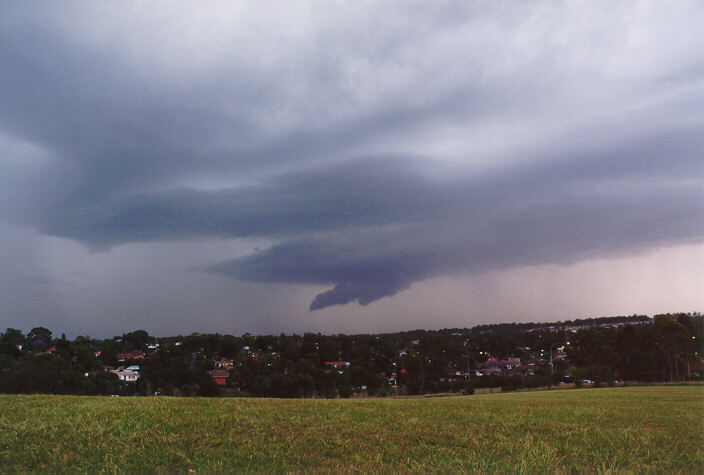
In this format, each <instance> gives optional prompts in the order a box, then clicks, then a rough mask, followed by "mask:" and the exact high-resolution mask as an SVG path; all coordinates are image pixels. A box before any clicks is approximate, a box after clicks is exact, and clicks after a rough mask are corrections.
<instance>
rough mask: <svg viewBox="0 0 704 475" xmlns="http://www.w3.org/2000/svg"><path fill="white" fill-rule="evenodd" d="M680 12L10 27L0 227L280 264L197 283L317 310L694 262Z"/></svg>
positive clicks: (426, 13) (160, 15)
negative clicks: (579, 268) (664, 259)
mask: <svg viewBox="0 0 704 475" xmlns="http://www.w3.org/2000/svg"><path fill="white" fill-rule="evenodd" d="M679 5H680V7H679V8H675V7H672V8H669V7H667V8H665V7H663V8H657V7H655V6H653V5H650V6H648V7H647V8H646V7H643V8H636V10H637V13H638V14H637V15H636V14H632V13H633V12H632V9H633V8H634V7H633V6H631V5H624V6H620V5H614V4H612V3H607V4H602V5H596V6H592V5H589V6H584V7H579V8H578V7H575V6H558V5H555V4H553V3H552V2H545V3H544V4H543V5H542V6H541V7H540V8H538V7H536V6H535V4H533V3H531V4H526V5H512V6H511V8H505V6H501V5H498V4H491V5H488V4H487V5H486V6H481V7H479V8H477V7H476V6H470V5H464V4H457V3H455V2H447V3H442V2H441V4H439V5H438V6H436V7H435V8H429V7H428V6H427V5H426V4H425V2H420V3H418V4H414V5H411V6H409V7H408V8H404V9H403V10H404V11H403V12H400V11H395V9H393V8H391V7H386V6H383V5H367V6H359V5H354V4H351V3H350V4H345V5H344V6H343V5H339V6H338V7H339V8H340V9H341V10H335V9H329V8H321V7H320V5H316V6H315V8H309V9H306V8H300V7H299V6H298V5H296V6H293V7H291V6H286V4H282V5H281V6H280V7H281V15H279V16H277V17H275V18H274V17H272V16H271V14H270V11H271V10H279V9H271V8H267V7H263V6H261V5H259V4H258V2H252V3H249V4H242V6H241V7H240V8H234V7H232V8H230V7H231V6H228V5H226V4H225V5H220V8H216V9H214V10H209V9H207V8H206V9H204V10H203V11H202V12H200V14H201V15H203V18H205V19H206V20H207V21H204V24H207V25H208V27H207V28H205V29H204V28H201V27H199V24H198V22H191V21H190V20H188V19H189V18H191V15H189V14H188V13H187V12H186V10H187V9H188V5H187V4H183V5H180V6H179V7H174V9H173V10H168V11H165V9H163V8H162V7H153V8H152V7H149V6H144V7H142V8H141V10H140V11H139V14H138V15H130V14H129V12H127V11H126V10H123V9H113V10H111V9H110V8H107V12H106V11H105V10H104V9H103V8H101V7H99V6H96V5H93V3H92V2H89V3H88V4H86V5H85V7H84V8H82V9H77V11H76V12H74V14H73V15H66V12H65V11H64V10H63V9H61V8H55V7H46V8H42V9H39V10H37V9H36V8H30V7H27V6H25V5H24V2H18V3H15V4H13V3H11V2H6V3H4V4H3V6H2V7H0V153H4V155H5V156H7V157H9V159H7V160H6V161H4V162H0V193H1V194H0V197H2V198H3V199H2V200H0V218H1V219H2V220H3V221H6V222H11V223H12V224H13V225H16V226H21V227H23V228H26V229H32V230H35V231H36V232H38V233H40V234H41V235H48V236H58V237H62V238H67V239H70V240H73V241H77V242H80V243H82V244H84V245H85V246H87V247H88V248H90V249H91V250H94V251H100V252H110V251H111V249H113V248H114V247H116V246H122V245H129V244H133V243H144V242H151V243H160V242H165V241H203V240H213V239H240V238H258V239H261V240H265V241H267V242H273V243H274V244H273V245H271V246H270V247H268V248H266V249H263V250H260V251H258V252H255V253H253V254H250V255H246V256H244V257H239V258H236V259H231V257H232V256H231V255H223V256H222V257H221V258H220V260H219V261H217V262H204V263H202V266H201V268H202V269H204V270H205V272H207V273H211V274H217V275H224V276H228V277H231V278H234V279H238V280H243V281H250V282H261V283H272V284H273V283H277V284H278V283H287V284H301V285H317V286H327V287H328V289H329V290H326V291H324V292H322V293H320V294H318V295H317V296H316V297H315V298H314V299H313V301H312V302H311V304H310V309H311V310H319V309H323V308H326V307H329V306H333V305H345V304H348V303H351V302H357V303H359V304H361V305H368V304H370V303H372V302H375V301H377V300H379V299H382V298H384V297H390V296H393V295H395V294H397V293H399V292H401V291H404V290H407V289H409V288H411V287H412V285H413V284H414V283H415V282H420V281H423V280H425V279H429V278H433V277H437V276H443V275H454V274H462V273H472V272H479V271H485V270H493V269H503V268H508V267H511V266H519V265H531V264H543V263H570V262H575V261H579V260H583V259H592V258H598V257H605V256H613V255H623V254H629V253H634V252H640V251H643V250H647V249H653V248H656V247H661V246H675V245H679V244H691V243H700V242H702V239H703V238H704V226H703V223H704V219H703V212H702V203H703V202H704V201H703V199H704V195H703V192H702V190H703V189H704V187H703V186H702V185H704V183H703V178H702V177H703V176H704V173H702V172H703V171H704V170H703V169H702V163H704V157H703V156H702V150H704V134H702V130H703V129H704V119H703V117H702V114H701V107H700V106H699V104H701V103H702V102H703V101H704V92H703V91H704V88H703V87H702V85H703V84H704V65H703V63H702V61H701V54H700V51H701V46H700V45H701V44H702V42H703V41H704V38H702V33H701V31H702V29H701V28H700V27H699V25H698V23H697V21H696V19H697V18H698V17H699V16H698V15H696V12H697V11H699V9H700V7H699V6H698V4H697V2H683V3H681V4H679ZM106 13H107V14H106ZM164 17H165V19H164ZM272 23H274V24H275V25H276V28H272ZM663 38H667V41H664V40H663Z"/></svg>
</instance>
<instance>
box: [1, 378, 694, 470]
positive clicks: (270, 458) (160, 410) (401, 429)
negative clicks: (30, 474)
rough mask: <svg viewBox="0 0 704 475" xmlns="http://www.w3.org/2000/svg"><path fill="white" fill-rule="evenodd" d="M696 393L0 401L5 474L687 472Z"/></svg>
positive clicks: (4, 398) (663, 390)
mask: <svg viewBox="0 0 704 475" xmlns="http://www.w3.org/2000/svg"><path fill="white" fill-rule="evenodd" d="M703 401H704V387H702V386H693V387H692V386H690V387H683V386H676V387H633V388H605V389H582V390H560V391H542V392H526V393H508V394H487V395H475V396H465V397H448V398H426V399H367V400H275V399H200V398H119V399H118V398H102V397H72V396H8V395H0V471H18V470H19V471H28V470H29V471H35V470H49V471H75V470H83V471H85V470H91V471H96V470H127V471H154V470H169V471H171V470H188V469H194V470H196V471H213V470H217V471H242V470H250V471H251V470H263V469H266V470H273V471H283V470H301V469H303V470H314V469H322V470H340V469H345V470H385V471H388V470H418V471H421V470H422V471H426V470H453V471H454V470H490V471H493V470H510V471H536V470H541V471H542V470H551V471H552V470H556V469H559V470H565V469H566V470H570V469H578V470H599V471H601V470H609V469H617V470H623V469H627V470H635V471H641V470H673V469H678V470H687V471H690V470H691V471H699V472H700V471H701V470H702V468H703V467H704V463H703V462H704V413H703V410H704V407H703V405H702V404H703Z"/></svg>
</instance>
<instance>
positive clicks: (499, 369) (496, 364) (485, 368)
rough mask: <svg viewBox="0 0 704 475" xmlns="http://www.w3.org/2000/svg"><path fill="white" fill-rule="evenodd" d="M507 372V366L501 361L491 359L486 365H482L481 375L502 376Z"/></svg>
mask: <svg viewBox="0 0 704 475" xmlns="http://www.w3.org/2000/svg"><path fill="white" fill-rule="evenodd" d="M507 372H508V365H507V364H506V362H505V361H503V360H497V359H496V358H491V359H490V360H488V361H487V362H486V363H484V364H483V365H482V374H484V375H490V374H494V375H496V374H504V373H507Z"/></svg>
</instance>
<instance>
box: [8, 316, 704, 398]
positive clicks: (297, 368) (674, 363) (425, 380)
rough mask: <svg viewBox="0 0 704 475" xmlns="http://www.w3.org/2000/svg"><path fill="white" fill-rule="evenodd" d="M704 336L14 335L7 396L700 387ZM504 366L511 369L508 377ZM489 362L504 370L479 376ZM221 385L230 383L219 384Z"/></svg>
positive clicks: (641, 321)
mask: <svg viewBox="0 0 704 475" xmlns="http://www.w3.org/2000/svg"><path fill="white" fill-rule="evenodd" d="M702 325H703V320H702V315H701V314H700V313H677V314H663V315H656V316H655V317H653V318H652V319H651V318H649V317H646V316H643V315H640V316H639V315H633V316H623V317H608V318H601V319H599V318H597V319H586V320H576V321H568V322H555V323H549V324H547V323H539V324H526V323H516V324H497V325H481V326H477V327H474V328H471V329H467V328H464V329H457V328H455V329H443V330H436V331H432V330H414V331H408V332H397V333H386V334H358V335H344V334H338V335H322V334H319V333H317V334H316V333H305V334H303V335H295V334H294V335H284V334H281V335H279V336H276V335H259V336H255V335H250V334H244V335H241V336H233V335H221V334H200V333H194V334H191V335H187V336H173V337H161V338H157V337H154V336H151V335H149V333H148V332H146V331H144V330H137V331H133V332H129V333H125V334H123V335H120V336H115V337H114V338H109V339H93V338H90V337H87V336H78V337H76V338H74V339H73V340H69V339H68V338H66V335H61V336H60V337H55V336H54V335H53V333H52V332H51V331H50V330H49V329H47V328H44V327H37V328H33V329H32V330H31V331H29V332H28V333H27V334H24V333H22V332H21V331H20V330H17V329H13V328H8V329H6V330H5V331H4V332H2V333H0V392H2V393H51V394H85V395H115V394H117V395H153V394H162V395H183V396H218V395H246V396H266V397H349V396H352V395H355V394H356V395H369V396H385V395H391V394H400V395H404V394H406V395H411V394H425V393H440V392H464V393H465V394H467V393H472V392H473V391H474V388H479V387H501V388H503V389H504V390H512V389H518V388H524V387H537V386H551V385H556V384H560V383H561V382H574V383H576V384H577V385H580V384H582V383H583V382H584V381H590V382H592V383H593V384H595V385H605V384H606V385H608V384H614V382H615V381H624V382H657V381H672V382H674V381H688V380H701V379H702V343H701V342H702ZM550 356H552V359H551V358H550ZM504 360H505V361H509V362H513V365H514V366H513V367H512V368H511V369H510V370H508V369H504V366H505V365H504V363H505V361H504ZM518 361H520V364H518V363H517V362H518ZM492 362H493V364H494V365H504V366H499V368H500V369H499V370H497V371H495V372H490V373H487V372H485V373H484V374H481V373H482V371H483V368H486V366H487V365H488V364H490V363H492ZM129 365H137V366H139V369H138V373H139V378H138V379H137V381H136V382H124V381H120V380H119V378H118V375H117V374H116V373H115V372H114V371H115V370H116V369H118V368H120V367H123V366H129ZM214 370H218V371H219V373H213V371H214ZM223 371H225V372H226V373H222V372H223ZM218 374H219V375H221V376H222V375H223V374H225V375H226V376H227V377H225V378H220V381H219V382H218V381H217V378H216V377H215V376H217V375H218ZM480 374H481V375H480Z"/></svg>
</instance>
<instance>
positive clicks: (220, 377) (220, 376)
mask: <svg viewBox="0 0 704 475" xmlns="http://www.w3.org/2000/svg"><path fill="white" fill-rule="evenodd" d="M210 375H211V376H212V377H213V379H214V380H215V384H217V385H218V386H227V378H229V377H230V372H229V371H227V370H225V369H215V370H213V371H211V372H210Z"/></svg>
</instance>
